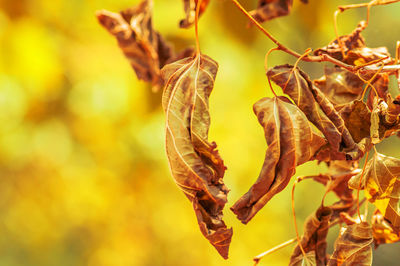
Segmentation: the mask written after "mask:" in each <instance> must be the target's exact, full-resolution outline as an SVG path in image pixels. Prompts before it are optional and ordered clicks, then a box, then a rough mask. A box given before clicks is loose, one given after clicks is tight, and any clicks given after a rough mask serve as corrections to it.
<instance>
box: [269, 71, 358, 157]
mask: <svg viewBox="0 0 400 266" xmlns="http://www.w3.org/2000/svg"><path fill="white" fill-rule="evenodd" d="M267 76H268V77H269V78H270V79H271V80H272V81H274V82H275V83H276V84H277V85H278V86H280V87H281V88H282V89H283V92H284V93H286V94H288V95H289V96H290V98H292V100H293V101H294V103H295V104H296V105H297V106H298V107H299V108H300V109H301V110H302V111H303V112H304V114H305V115H306V116H307V118H308V120H309V121H310V122H312V123H313V124H314V125H315V126H316V127H317V128H318V129H319V130H321V132H322V133H323V134H324V136H325V137H326V139H327V140H328V142H329V145H330V150H332V151H333V152H336V153H341V152H342V151H343V152H344V153H343V156H341V157H340V156H339V155H337V157H338V158H330V159H332V160H334V159H340V160H343V159H348V160H358V159H359V158H361V157H362V155H363V154H364V152H363V150H361V149H360V147H359V146H358V145H357V144H356V143H355V142H354V140H353V138H352V136H351V134H350V132H349V130H348V129H347V128H346V126H345V122H344V121H343V119H342V117H341V116H340V115H339V114H338V112H337V111H336V110H335V108H334V106H333V105H332V103H331V102H330V101H329V100H328V99H327V98H326V97H325V95H324V94H323V93H322V92H321V91H320V90H319V89H318V88H317V87H316V86H314V85H313V84H312V82H311V81H310V79H309V77H308V75H307V74H306V73H304V72H303V71H301V70H299V69H298V68H296V69H293V67H292V66H290V65H281V66H276V67H274V68H272V69H269V70H268V72H267ZM344 154H345V156H344Z"/></svg>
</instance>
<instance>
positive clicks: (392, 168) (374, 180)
mask: <svg viewBox="0 0 400 266" xmlns="http://www.w3.org/2000/svg"><path fill="white" fill-rule="evenodd" d="M360 178H361V173H360V174H358V175H357V176H354V177H353V178H351V179H350V181H349V187H350V188H352V189H358V184H359V182H360ZM361 188H362V189H364V190H365V196H366V197H367V199H368V200H369V201H370V202H371V203H373V204H374V205H375V206H376V207H377V208H378V209H379V210H380V211H381V213H382V214H383V215H384V217H385V218H386V219H387V220H389V221H390V222H391V223H392V225H393V226H394V228H396V229H397V228H400V216H399V215H400V210H399V200H400V160H399V159H397V158H393V157H389V156H385V155H383V154H380V153H375V154H374V157H373V158H372V159H370V160H369V161H368V163H367V166H366V169H365V173H364V175H363V180H362V181H361Z"/></svg>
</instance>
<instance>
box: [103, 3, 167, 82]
mask: <svg viewBox="0 0 400 266" xmlns="http://www.w3.org/2000/svg"><path fill="white" fill-rule="evenodd" d="M152 9H153V2H152V0H144V1H142V2H141V3H140V4H139V5H137V6H135V7H132V8H130V9H127V10H124V11H122V12H121V13H113V12H110V11H107V10H102V11H98V12H97V13H96V15H97V19H98V20H99V22H100V24H101V25H102V26H103V27H104V28H106V29H107V30H108V31H109V32H110V33H111V34H112V35H113V36H115V38H116V39H117V41H118V45H119V47H120V48H121V49H122V51H123V52H124V54H125V56H126V57H127V59H128V60H129V63H130V64H131V66H132V68H133V69H134V70H135V72H136V75H137V77H138V79H140V80H144V81H147V82H151V83H152V84H153V85H154V86H156V87H159V86H162V79H161V76H160V69H161V68H162V67H163V66H164V65H165V64H166V62H167V61H168V60H170V59H171V58H172V57H173V51H172V49H171V46H170V45H169V44H168V43H167V42H165V40H164V39H163V38H162V36H161V35H160V34H159V33H158V32H156V31H155V30H154V29H153V23H152Z"/></svg>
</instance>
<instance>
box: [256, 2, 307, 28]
mask: <svg viewBox="0 0 400 266" xmlns="http://www.w3.org/2000/svg"><path fill="white" fill-rule="evenodd" d="M301 2H303V3H305V4H306V3H307V2H308V1H307V0H301ZM292 5H293V0H258V4H257V9H255V10H252V11H250V12H249V13H250V15H251V16H252V17H253V18H254V19H255V20H257V21H258V22H260V23H262V22H265V21H268V20H271V19H274V18H277V17H282V16H286V15H288V14H289V13H290V10H291V9H292Z"/></svg>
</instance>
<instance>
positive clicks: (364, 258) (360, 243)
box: [328, 222, 373, 266]
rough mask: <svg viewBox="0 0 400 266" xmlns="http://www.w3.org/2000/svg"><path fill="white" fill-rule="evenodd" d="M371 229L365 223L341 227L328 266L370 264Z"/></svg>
mask: <svg viewBox="0 0 400 266" xmlns="http://www.w3.org/2000/svg"><path fill="white" fill-rule="evenodd" d="M372 242H373V239H372V228H371V225H370V224H369V223H367V222H362V223H358V224H353V225H349V226H346V227H343V228H342V230H341V233H340V236H339V238H338V239H336V241H335V250H334V252H333V254H332V256H331V258H330V259H329V262H328V266H336V265H337V266H339V265H341V266H348V265H366V266H367V265H368V266H370V265H371V264H372V248H371V244H372Z"/></svg>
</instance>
